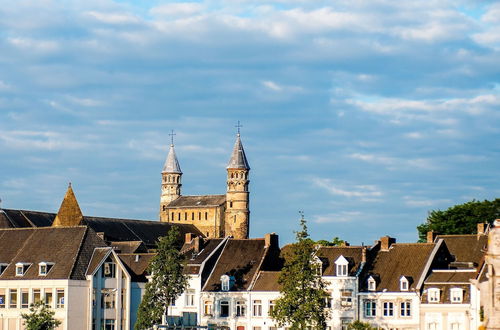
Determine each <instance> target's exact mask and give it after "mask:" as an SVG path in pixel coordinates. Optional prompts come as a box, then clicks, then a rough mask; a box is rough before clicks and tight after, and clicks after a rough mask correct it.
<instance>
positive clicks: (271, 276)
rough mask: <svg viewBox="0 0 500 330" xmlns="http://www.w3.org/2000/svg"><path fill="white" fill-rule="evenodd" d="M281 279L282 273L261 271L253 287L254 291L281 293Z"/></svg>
mask: <svg viewBox="0 0 500 330" xmlns="http://www.w3.org/2000/svg"><path fill="white" fill-rule="evenodd" d="M279 277H280V272H268V271H260V272H259V274H258V275H257V279H256V280H255V284H254V285H253V286H252V291H280V289H281V285H279V284H278V279H279Z"/></svg>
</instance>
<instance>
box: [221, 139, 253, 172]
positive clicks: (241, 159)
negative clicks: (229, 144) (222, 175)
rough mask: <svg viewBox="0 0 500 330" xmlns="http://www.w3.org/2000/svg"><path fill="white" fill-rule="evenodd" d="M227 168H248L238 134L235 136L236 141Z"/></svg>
mask: <svg viewBox="0 0 500 330" xmlns="http://www.w3.org/2000/svg"><path fill="white" fill-rule="evenodd" d="M227 168H241V169H245V170H249V169H250V166H249V165H248V161H247V156H246V155H245V150H244V149H243V144H241V139H240V134H238V135H237V136H236V142H235V143H234V147H233V152H232V153H231V159H229V163H228V164H227Z"/></svg>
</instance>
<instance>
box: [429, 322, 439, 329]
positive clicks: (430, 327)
mask: <svg viewBox="0 0 500 330" xmlns="http://www.w3.org/2000/svg"><path fill="white" fill-rule="evenodd" d="M427 330H439V327H438V323H437V322H431V323H428V324H427Z"/></svg>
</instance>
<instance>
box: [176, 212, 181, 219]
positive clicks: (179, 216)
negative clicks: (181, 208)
mask: <svg viewBox="0 0 500 330" xmlns="http://www.w3.org/2000/svg"><path fill="white" fill-rule="evenodd" d="M177 220H179V221H181V212H179V213H178V214H177Z"/></svg>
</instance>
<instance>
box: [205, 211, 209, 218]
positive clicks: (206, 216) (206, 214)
mask: <svg viewBox="0 0 500 330" xmlns="http://www.w3.org/2000/svg"><path fill="white" fill-rule="evenodd" d="M205 220H208V212H205Z"/></svg>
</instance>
